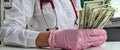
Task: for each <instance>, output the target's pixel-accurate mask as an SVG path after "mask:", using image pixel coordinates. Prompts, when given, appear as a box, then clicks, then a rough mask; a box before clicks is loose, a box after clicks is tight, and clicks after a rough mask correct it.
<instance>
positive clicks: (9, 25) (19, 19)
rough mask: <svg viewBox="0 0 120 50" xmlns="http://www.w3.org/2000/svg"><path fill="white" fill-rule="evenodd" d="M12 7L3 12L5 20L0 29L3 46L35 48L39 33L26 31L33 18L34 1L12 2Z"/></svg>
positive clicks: (15, 0)
mask: <svg viewBox="0 0 120 50" xmlns="http://www.w3.org/2000/svg"><path fill="white" fill-rule="evenodd" d="M12 4H13V7H12V9H10V10H6V11H5V20H4V22H3V25H4V26H2V27H1V29H0V40H1V41H2V44H4V45H10V46H19V47H36V45H35V39H36V37H37V35H38V34H39V33H40V32H38V31H33V30H28V29H26V28H25V27H26V25H27V24H28V23H29V21H30V19H31V18H32V16H33V12H34V4H35V0H13V3H12Z"/></svg>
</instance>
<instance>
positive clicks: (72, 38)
mask: <svg viewBox="0 0 120 50" xmlns="http://www.w3.org/2000/svg"><path fill="white" fill-rule="evenodd" d="M106 39H107V35H106V31H105V30H104V29H69V30H56V31H51V33H50V37H49V46H50V47H51V48H63V49H70V50H81V49H85V48H88V47H90V46H100V45H102V44H103V43H104V42H105V41H106Z"/></svg>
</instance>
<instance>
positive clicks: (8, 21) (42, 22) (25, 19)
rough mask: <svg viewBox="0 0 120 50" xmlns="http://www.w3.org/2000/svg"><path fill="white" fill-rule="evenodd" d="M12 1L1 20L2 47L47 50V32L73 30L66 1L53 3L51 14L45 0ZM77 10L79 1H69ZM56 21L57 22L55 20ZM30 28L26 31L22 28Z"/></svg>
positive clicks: (73, 23)
mask: <svg viewBox="0 0 120 50" xmlns="http://www.w3.org/2000/svg"><path fill="white" fill-rule="evenodd" d="M43 1H44V7H43V10H42V9H40V0H13V3H12V8H11V9H10V10H6V11H5V20H4V22H3V25H4V26H2V27H1V30H0V40H1V42H2V44H4V45H12V46H20V47H39V46H40V47H47V46H49V44H48V38H49V33H50V32H49V31H46V30H47V28H54V27H56V25H57V27H58V30H67V29H74V28H76V27H75V21H76V15H75V11H74V8H73V6H72V4H71V2H70V0H53V2H54V5H55V11H54V10H53V9H52V7H51V4H50V2H49V0H43ZM73 2H74V5H75V8H76V10H77V11H79V10H81V6H80V0H73ZM56 18H57V19H56ZM29 23H30V25H31V28H30V29H26V25H27V24H29Z"/></svg>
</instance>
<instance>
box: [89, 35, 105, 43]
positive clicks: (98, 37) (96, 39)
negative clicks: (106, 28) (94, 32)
mask: <svg viewBox="0 0 120 50" xmlns="http://www.w3.org/2000/svg"><path fill="white" fill-rule="evenodd" d="M106 38H107V36H105V35H104V36H94V37H91V38H90V40H91V42H95V41H100V40H103V39H106Z"/></svg>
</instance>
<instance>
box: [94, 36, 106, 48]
mask: <svg viewBox="0 0 120 50" xmlns="http://www.w3.org/2000/svg"><path fill="white" fill-rule="evenodd" d="M106 40H107V37H106V36H104V37H103V38H102V39H101V40H98V41H94V42H92V46H94V47H97V46H101V45H102V44H103V43H104V42H105V41H106Z"/></svg>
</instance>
